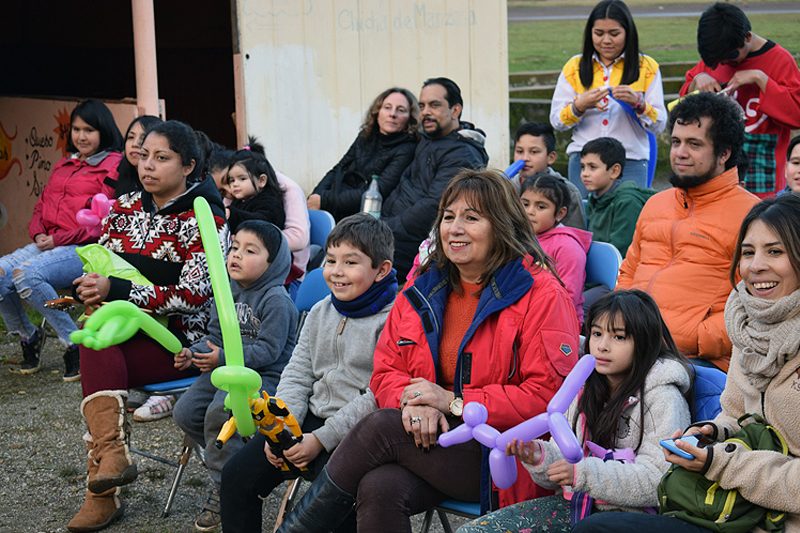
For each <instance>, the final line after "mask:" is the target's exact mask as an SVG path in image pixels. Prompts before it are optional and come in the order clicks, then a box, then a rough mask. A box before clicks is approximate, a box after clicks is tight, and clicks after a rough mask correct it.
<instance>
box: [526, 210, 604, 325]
mask: <svg viewBox="0 0 800 533" xmlns="http://www.w3.org/2000/svg"><path fill="white" fill-rule="evenodd" d="M536 238H537V239H538V240H539V244H540V245H541V246H542V248H543V249H544V251H545V253H546V254H547V255H549V256H550V257H551V258H552V259H553V262H554V263H555V265H554V266H555V268H556V273H558V277H560V278H561V281H563V282H564V285H565V286H566V287H567V292H569V295H570V297H571V298H572V303H573V304H574V305H575V312H576V313H577V314H578V321H579V322H580V323H583V284H584V283H585V282H586V254H587V253H588V252H589V247H590V246H591V245H592V234H591V232H589V231H585V230H582V229H577V228H571V227H569V226H564V225H563V224H559V225H558V226H555V227H553V228H550V229H549V230H547V231H545V232H544V233H539V234H538V235H536Z"/></svg>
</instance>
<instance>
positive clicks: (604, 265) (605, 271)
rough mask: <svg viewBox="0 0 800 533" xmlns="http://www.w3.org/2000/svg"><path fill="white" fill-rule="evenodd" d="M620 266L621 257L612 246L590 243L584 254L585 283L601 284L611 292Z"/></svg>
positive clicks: (605, 243)
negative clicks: (587, 250)
mask: <svg viewBox="0 0 800 533" xmlns="http://www.w3.org/2000/svg"><path fill="white" fill-rule="evenodd" d="M621 265H622V255H621V254H620V253H619V250H617V247H616V246H614V245H613V244H610V243H607V242H600V241H592V246H591V247H590V248H589V253H588V254H586V283H589V284H593V285H595V284H598V283H599V284H601V285H605V286H606V287H608V290H611V291H613V290H614V287H616V286H617V275H618V274H619V267H620V266H621Z"/></svg>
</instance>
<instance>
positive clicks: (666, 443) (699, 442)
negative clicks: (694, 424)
mask: <svg viewBox="0 0 800 533" xmlns="http://www.w3.org/2000/svg"><path fill="white" fill-rule="evenodd" d="M675 440H676V439H664V440H662V441H661V446H663V447H664V448H666V449H668V450H669V451H670V452H672V453H674V454H675V455H677V456H678V457H683V458H684V459H690V460H691V459H694V455H692V454H690V453H689V452H685V451H683V450H681V449H680V448H678V447H677V446H675ZM680 440H682V441H684V442H688V443H689V444H691V445H692V446H697V447H698V448H702V447H704V446H707V445H709V444H711V443H712V442H713V441H712V440H711V439H710V438H709V437H706V436H705V435H703V434H701V433H697V434H695V435H686V436H684V437H680Z"/></svg>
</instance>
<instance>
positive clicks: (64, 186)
mask: <svg viewBox="0 0 800 533" xmlns="http://www.w3.org/2000/svg"><path fill="white" fill-rule="evenodd" d="M121 159H122V154H120V153H119V152H101V153H99V154H95V155H93V156H91V157H89V158H87V159H85V160H81V159H78V158H73V157H65V158H64V159H62V160H61V161H59V162H58V163H56V166H55V168H54V169H53V173H52V174H51V175H50V180H49V181H48V182H47V185H45V187H44V190H43V191H42V195H41V196H40V197H39V201H37V202H36V206H35V207H34V208H33V216H32V217H31V222H30V224H28V234H29V235H30V237H31V239H33V238H35V237H36V235H38V234H40V233H44V234H45V235H50V236H52V237H53V243H54V244H55V245H56V246H64V245H67V244H84V243H88V242H94V241H96V240H97V239H96V238H94V237H92V236H91V235H89V231H88V229H87V228H85V227H84V226H81V225H80V224H78V221H77V220H75V215H76V214H77V213H78V211H79V210H81V209H83V208H88V207H89V206H90V204H91V201H92V196H94V195H95V194H97V193H100V192H101V193H103V194H105V195H106V196H108V197H112V196H113V194H114V184H115V182H116V179H117V167H118V166H119V162H120V160H121Z"/></svg>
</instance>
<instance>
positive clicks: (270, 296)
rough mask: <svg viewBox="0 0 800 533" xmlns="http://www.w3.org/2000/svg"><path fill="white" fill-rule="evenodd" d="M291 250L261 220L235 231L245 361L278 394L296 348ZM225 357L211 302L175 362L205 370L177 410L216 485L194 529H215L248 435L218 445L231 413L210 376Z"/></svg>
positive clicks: (232, 270) (236, 294) (233, 266)
mask: <svg viewBox="0 0 800 533" xmlns="http://www.w3.org/2000/svg"><path fill="white" fill-rule="evenodd" d="M291 266H292V254H291V252H290V251H289V245H288V244H287V242H286V239H285V238H284V237H283V233H282V232H281V230H279V229H278V228H277V227H276V226H274V225H272V224H270V223H268V222H264V221H259V220H250V221H246V222H243V223H241V224H240V225H239V227H238V228H237V231H236V233H235V234H234V235H233V241H232V244H231V248H230V253H229V254H228V259H227V268H228V274H229V275H230V278H231V291H232V292H233V300H234V302H235V307H236V315H237V318H238V321H239V329H240V330H241V335H242V348H243V352H244V364H245V366H247V367H249V368H252V369H253V370H255V371H257V372H258V373H259V374H261V380H262V388H263V389H264V390H266V391H267V392H269V393H270V394H274V392H275V388H276V387H277V385H278V379H279V378H280V374H281V371H282V370H283V367H284V366H286V363H287V362H288V361H289V358H290V357H291V354H292V350H293V349H294V344H295V342H294V338H295V335H294V334H295V330H296V329H297V309H296V308H295V306H294V303H293V302H292V300H291V298H289V294H288V293H287V292H286V289H285V288H284V286H283V282H284V280H285V279H286V276H287V275H288V274H289V269H290V268H291ZM224 364H225V351H224V349H223V348H222V334H221V330H220V324H219V316H218V315H217V310H216V308H215V307H212V314H211V320H210V321H209V323H208V335H206V336H205V337H203V338H202V339H200V340H199V341H197V342H196V343H195V344H194V345H192V346H191V347H189V348H184V349H183V350H182V351H181V353H179V354H178V355H177V356H176V357H175V367H176V368H179V369H185V368H188V367H189V366H191V365H194V366H195V367H197V368H198V369H199V370H200V372H201V374H200V377H199V378H198V379H197V381H195V382H194V384H192V386H191V387H189V390H188V391H186V393H185V394H184V395H183V396H181V398H180V399H179V400H178V402H177V403H176V404H175V411H174V413H173V415H172V416H173V418H174V420H175V423H176V424H177V425H178V427H180V428H181V429H182V430H183V431H184V432H186V434H187V435H189V436H190V437H191V438H192V440H194V441H195V442H197V443H198V444H200V445H201V446H203V447H204V448H205V463H206V466H207V467H208V471H209V475H210V476H211V481H212V482H213V487H212V490H211V494H210V495H209V497H208V499H207V501H206V503H205V506H204V507H203V510H202V512H201V513H200V515H199V516H198V517H197V519H196V520H195V524H194V525H195V530H197V531H201V532H202V531H215V530H216V529H217V528H219V524H220V510H219V484H220V480H221V476H222V467H223V466H224V465H225V462H226V461H227V460H228V458H230V457H231V456H233V455H234V454H235V453H236V452H237V451H238V450H239V449H241V448H242V446H243V443H242V441H241V440H240V439H230V440H229V441H228V442H227V443H226V444H225V446H223V447H222V448H221V449H218V448H217V447H216V446H215V445H214V442H215V439H216V436H217V433H219V430H220V429H221V428H222V425H223V424H224V423H225V422H226V421H227V420H228V413H227V412H225V410H224V408H223V401H224V400H225V396H226V394H227V393H226V392H224V391H221V390H219V389H217V388H216V387H215V386H214V385H212V383H211V371H212V370H214V369H215V368H216V367H217V366H220V365H224Z"/></svg>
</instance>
